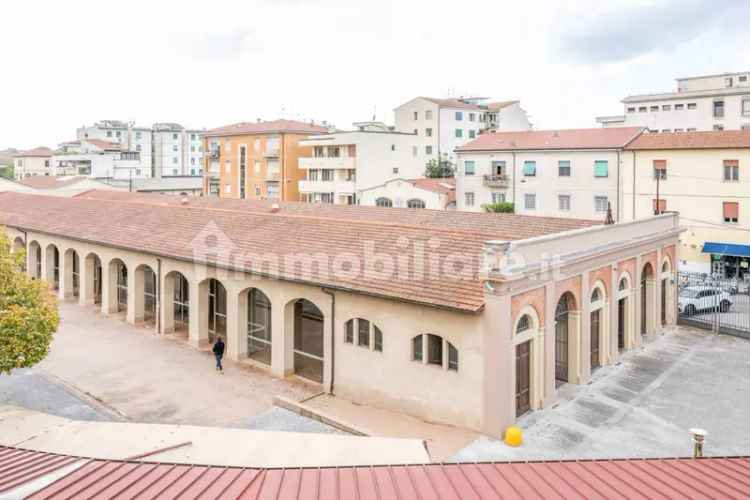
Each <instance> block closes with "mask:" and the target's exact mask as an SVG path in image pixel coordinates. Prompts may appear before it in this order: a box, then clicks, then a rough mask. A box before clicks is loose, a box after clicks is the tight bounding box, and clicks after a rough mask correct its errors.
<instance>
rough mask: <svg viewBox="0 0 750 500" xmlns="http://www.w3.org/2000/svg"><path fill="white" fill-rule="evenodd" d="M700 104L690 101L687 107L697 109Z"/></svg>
mask: <svg viewBox="0 0 750 500" xmlns="http://www.w3.org/2000/svg"><path fill="white" fill-rule="evenodd" d="M697 107H698V106H697V105H696V104H695V103H694V102H689V103H688V105H687V109H696V108H697Z"/></svg>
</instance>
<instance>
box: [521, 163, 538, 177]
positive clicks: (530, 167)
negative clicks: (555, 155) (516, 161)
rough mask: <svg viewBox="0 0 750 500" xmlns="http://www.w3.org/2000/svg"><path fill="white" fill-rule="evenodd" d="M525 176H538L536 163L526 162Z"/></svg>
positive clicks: (524, 166) (524, 167) (524, 165)
mask: <svg viewBox="0 0 750 500" xmlns="http://www.w3.org/2000/svg"><path fill="white" fill-rule="evenodd" d="M523 175H536V162H533V161H527V162H524V164H523Z"/></svg>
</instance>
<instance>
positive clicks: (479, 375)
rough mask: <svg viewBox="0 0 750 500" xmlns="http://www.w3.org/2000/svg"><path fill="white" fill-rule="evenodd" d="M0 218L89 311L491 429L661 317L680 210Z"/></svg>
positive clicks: (73, 203) (377, 403)
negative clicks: (570, 214)
mask: <svg viewBox="0 0 750 500" xmlns="http://www.w3.org/2000/svg"><path fill="white" fill-rule="evenodd" d="M276 130H279V128H278V127H277V128H276ZM253 137H255V136H253ZM235 144H236V143H232V148H235ZM240 144H241V143H240ZM250 144H252V143H249V146H250ZM186 203H187V206H189V207H190V210H186V209H185V208H186ZM144 210H146V211H147V213H148V217H144V216H143V215H144V213H145V212H144ZM108 211H116V212H117V214H118V217H114V218H113V217H91V214H92V213H106V212H108ZM75 220H85V221H86V224H71V223H70V222H69V221H75ZM0 224H1V225H3V226H5V227H6V234H7V235H8V237H9V239H10V241H11V243H12V247H11V248H12V249H13V250H14V251H16V250H21V249H24V250H25V251H26V259H27V261H26V262H27V265H26V269H27V272H28V273H29V275H30V276H31V277H33V278H35V279H43V280H45V281H47V282H48V283H49V286H50V289H51V290H54V291H55V293H56V294H57V296H58V297H59V299H60V300H70V301H76V302H78V303H79V304H80V305H81V306H83V307H86V308H87V310H89V311H90V312H91V313H92V314H101V315H104V316H109V317H110V318H111V320H114V319H116V318H121V319H123V320H125V321H127V322H128V323H130V324H137V325H143V326H144V327H146V328H148V327H150V328H152V329H153V331H154V332H155V333H157V334H167V333H173V332H180V334H178V335H177V336H175V338H176V339H181V338H182V339H185V341H186V342H187V343H188V344H189V345H191V346H194V347H196V348H202V347H205V346H206V345H209V344H210V343H211V342H212V341H213V340H214V339H216V338H219V337H221V338H224V339H225V342H226V352H227V357H228V358H230V359H232V360H235V361H238V362H239V361H241V362H243V363H247V364H249V365H252V366H253V367H254V369H258V370H262V371H265V372H267V373H269V374H271V375H272V376H275V377H278V378H286V377H301V378H303V379H305V380H306V382H307V383H309V384H311V385H312V386H313V387H317V388H319V390H320V391H321V392H325V393H334V392H335V394H336V396H337V397H342V398H347V399H349V400H351V401H353V402H354V403H357V404H365V405H370V406H373V407H376V408H383V409H387V410H392V411H398V412H404V413H407V414H410V415H412V416H414V417H416V418H420V419H429V420H430V421H431V422H437V423H442V424H447V425H453V426H460V427H464V428H468V429H473V430H476V431H479V432H482V433H485V434H487V435H490V436H496V437H499V436H501V435H502V433H503V430H504V429H505V428H506V426H508V425H510V424H513V423H514V422H515V421H516V419H517V418H518V417H519V416H521V415H524V414H525V413H527V412H530V411H534V410H538V409H541V408H549V407H551V406H553V405H554V404H555V403H556V402H557V401H558V400H559V399H558V398H559V395H560V394H561V392H560V391H565V389H564V388H563V389H561V387H562V386H563V385H564V384H579V385H585V384H586V383H588V382H589V381H590V380H591V377H592V374H593V373H594V372H595V371H596V370H597V369H598V368H599V367H600V366H604V365H612V364H615V363H617V362H618V361H619V360H620V357H621V356H622V355H623V353H625V352H626V351H628V350H630V349H635V348H639V347H640V346H642V345H643V344H644V343H645V342H647V341H648V340H649V339H652V338H656V336H657V335H659V334H660V332H661V331H662V327H664V326H665V325H673V324H674V323H675V319H676V306H677V303H676V296H677V293H676V280H675V279H674V273H675V271H676V267H675V266H676V262H675V259H674V255H675V254H674V252H675V245H676V244H677V237H678V235H679V233H680V227H679V217H678V216H677V215H676V214H664V215H661V216H658V217H649V218H648V219H645V220H638V221H630V222H623V223H618V224H611V225H601V224H595V223H591V222H589V221H580V220H571V219H559V218H539V217H526V216H522V215H514V214H482V213H478V214H477V213H465V212H456V211H429V212H427V211H424V210H407V209H397V208H378V207H357V206H353V207H343V206H335V205H326V206H323V205H315V204H309V203H284V202H280V203H275V202H272V201H245V202H243V203H237V202H236V201H235V200H225V199H216V198H210V197H203V198H191V199H188V200H183V199H181V198H179V197H170V196H150V195H143V194H132V193H127V192H118V191H103V192H99V191H91V192H88V193H82V194H81V195H79V196H77V197H75V198H64V197H59V196H40V195H29V194H22V193H10V192H6V193H1V194H0ZM166 230H169V234H170V239H169V241H168V244H165V242H164V241H163V240H162V239H160V238H155V237H154V235H159V234H162V233H164V231H166ZM541 236H543V237H541ZM548 255H556V256H557V257H558V259H555V260H554V263H555V267H554V268H550V267H549V260H548V258H547V256H548ZM300 259H301V260H300ZM519 260H521V261H522V262H524V263H525V264H526V265H525V266H518V265H516V262H518V261H519ZM305 262H307V264H306V263H305ZM98 311H100V312H98ZM334 360H335V362H334ZM248 390H251V389H248ZM227 403H228V404H231V401H228V402H227Z"/></svg>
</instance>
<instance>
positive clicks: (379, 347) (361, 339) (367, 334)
mask: <svg viewBox="0 0 750 500" xmlns="http://www.w3.org/2000/svg"><path fill="white" fill-rule="evenodd" d="M355 337H356V344H357V345H358V346H359V347H364V348H365V349H370V348H372V350H373V351H378V352H383V332H382V331H381V330H380V328H378V327H377V326H375V325H374V324H373V323H371V322H370V321H368V320H366V319H362V318H357V319H350V320H349V321H347V322H346V323H345V324H344V342H345V343H347V344H354V343H355Z"/></svg>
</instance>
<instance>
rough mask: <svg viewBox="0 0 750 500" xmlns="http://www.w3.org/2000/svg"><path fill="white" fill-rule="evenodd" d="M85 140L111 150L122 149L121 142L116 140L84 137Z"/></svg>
mask: <svg viewBox="0 0 750 500" xmlns="http://www.w3.org/2000/svg"><path fill="white" fill-rule="evenodd" d="M84 142H88V143H89V144H93V145H94V146H96V147H97V148H100V149H104V150H109V151H111V150H120V149H122V146H121V145H120V144H118V143H116V142H110V141H103V140H102V139H84Z"/></svg>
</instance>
